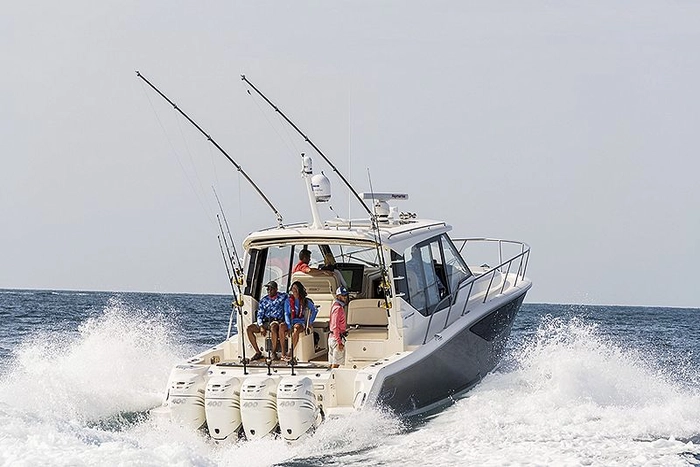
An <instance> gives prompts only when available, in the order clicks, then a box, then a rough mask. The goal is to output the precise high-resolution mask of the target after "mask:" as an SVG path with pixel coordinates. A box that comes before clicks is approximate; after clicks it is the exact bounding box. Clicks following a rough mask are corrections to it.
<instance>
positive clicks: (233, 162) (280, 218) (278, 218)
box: [136, 70, 282, 228]
mask: <svg viewBox="0 0 700 467" xmlns="http://www.w3.org/2000/svg"><path fill="white" fill-rule="evenodd" d="M136 76H138V77H139V78H141V79H142V80H143V81H144V82H145V83H146V84H148V85H149V86H150V87H151V88H152V89H153V90H154V91H155V92H157V93H158V94H159V95H160V96H161V97H162V98H163V99H165V100H166V101H167V102H168V104H170V105H172V106H173V109H175V110H177V111H178V112H179V113H180V114H181V115H182V116H183V117H185V118H186V119H187V121H189V122H190V123H191V124H192V125H194V127H195V128H197V129H198V130H199V132H200V133H202V134H203V135H204V136H205V137H206V138H207V141H209V142H210V143H211V144H213V145H214V147H215V148H216V149H218V150H219V152H221V154H223V155H224V156H226V158H227V159H228V160H229V162H231V163H232V164H233V165H234V167H236V170H238V172H240V173H241V175H243V177H244V178H245V179H246V180H247V181H248V183H250V184H251V185H252V187H253V188H255V191H257V193H258V194H259V195H260V197H261V198H262V199H263V200H264V201H265V203H267V205H268V206H269V207H270V209H272V211H273V212H274V213H275V215H276V216H277V224H278V226H279V227H280V228H281V227H282V214H280V212H279V211H278V210H277V209H276V208H275V206H273V204H272V203H271V202H270V200H269V199H268V198H267V196H265V194H264V193H263V192H262V190H260V188H258V186H257V185H256V184H255V182H253V180H252V179H251V178H250V177H249V176H248V174H247V173H246V172H245V171H244V170H243V168H242V167H241V166H240V165H239V164H237V163H236V161H234V160H233V158H232V157H231V156H229V155H228V153H227V152H226V151H224V149H223V148H222V147H221V146H219V144H218V143H217V142H216V141H214V139H213V138H212V137H211V136H209V135H208V134H207V133H206V132H205V131H204V130H203V129H202V127H200V126H199V125H197V123H196V122H195V121H194V120H192V119H191V118H190V117H189V115H187V114H186V113H185V112H183V111H182V109H180V108H179V107H178V106H177V104H175V103H174V102H173V101H171V100H170V99H168V97H167V96H166V95H165V94H163V93H162V92H161V91H160V89H158V88H157V87H155V86H154V85H153V84H151V82H150V81H148V79H146V77H145V76H143V75H142V74H141V73H140V72H139V71H138V70H137V71H136Z"/></svg>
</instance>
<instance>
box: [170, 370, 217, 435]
mask: <svg viewBox="0 0 700 467" xmlns="http://www.w3.org/2000/svg"><path fill="white" fill-rule="evenodd" d="M208 370H209V368H208V367H206V366H199V365H177V366H176V367H175V368H173V371H172V372H170V379H169V383H168V398H167V400H166V405H167V407H168V408H169V409H170V419H171V420H172V421H173V422H175V423H179V424H181V425H183V426H189V427H192V428H195V429H196V428H199V427H201V426H202V425H203V424H204V421H205V419H206V418H205V413H204V389H205V386H206V375H207V372H208Z"/></svg>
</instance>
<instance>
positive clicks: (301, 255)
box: [299, 248, 311, 287]
mask: <svg viewBox="0 0 700 467" xmlns="http://www.w3.org/2000/svg"><path fill="white" fill-rule="evenodd" d="M304 259H307V260H310V259H311V252H310V251H309V250H307V249H306V248H304V249H303V250H301V251H300V252H299V260H300V261H304ZM302 287H303V286H302Z"/></svg>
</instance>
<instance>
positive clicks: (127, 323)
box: [0, 300, 700, 466]
mask: <svg viewBox="0 0 700 467" xmlns="http://www.w3.org/2000/svg"><path fill="white" fill-rule="evenodd" d="M181 340H182V338H181V337H180V336H178V335H177V326H176V325H175V324H174V323H172V322H170V321H169V320H168V319H167V318H166V314H160V313H157V312H156V313H154V312H153V311H146V310H141V309H135V308H133V307H128V306H126V305H124V304H123V303H121V302H119V301H116V300H112V301H110V303H109V305H108V306H107V307H106V308H105V309H104V310H103V311H102V313H100V314H98V315H96V316H94V317H93V318H90V319H88V320H86V321H85V322H84V323H83V324H82V325H81V326H80V328H79V329H78V330H77V332H76V331H74V330H73V331H70V330H68V331H60V330H57V331H54V332H49V333H41V334H37V335H34V336H33V337H31V338H30V339H26V340H25V341H24V342H23V343H22V344H21V345H20V346H18V347H17V348H15V349H14V358H13V360H12V361H11V362H10V364H9V365H8V367H7V368H8V369H7V371H6V372H5V373H6V374H5V375H3V379H2V382H0V464H3V463H4V464H12V465H27V466H29V465H32V466H33V465H96V464H99V465H120V464H121V465H131V464H139V465H181V466H209V465H212V466H213V465H222V466H227V465H240V464H245V465H247V466H257V465H273V464H283V465H307V464H315V465H328V464H331V465H338V464H362V465H401V464H405V465H415V464H417V463H420V464H425V465H455V464H460V465H463V464H465V463H467V464H471V465H506V464H510V465H547V464H551V465H601V466H602V465H663V466H673V465H690V464H693V463H695V464H699V463H700V436H699V435H700V394H699V391H698V387H697V385H695V384H691V385H688V384H687V383H686V382H687V381H688V379H690V380H691V381H698V370H697V369H696V368H691V367H683V366H682V365H681V366H680V367H678V366H676V367H674V368H673V369H668V368H664V367H663V366H662V365H659V364H658V363H654V362H657V361H658V359H655V358H654V355H653V352H651V351H650V350H648V349H644V348H639V346H637V347H634V346H626V345H625V343H624V342H616V341H613V340H611V338H606V337H604V334H603V333H601V332H600V331H599V330H598V329H597V328H596V327H595V326H593V325H590V324H588V323H587V322H585V321H581V320H578V319H545V320H544V322H543V323H542V324H541V325H540V326H539V328H538V329H537V332H536V333H535V334H534V335H532V336H531V337H530V338H528V339H526V340H525V341H524V342H523V343H522V344H520V345H518V346H517V348H515V349H514V350H513V351H512V353H511V355H510V356H509V362H510V364H509V365H504V366H503V367H502V369H501V370H500V371H497V372H494V373H492V374H491V375H488V376H487V377H486V378H485V379H484V380H483V381H482V382H481V383H480V384H479V385H478V386H477V387H476V388H475V389H474V390H472V391H471V392H470V393H469V394H468V396H467V397H466V398H464V399H462V400H460V401H458V402H457V403H456V404H455V405H454V406H453V407H451V408H449V409H447V410H446V411H444V412H442V413H440V414H438V415H436V416H434V417H432V418H431V419H430V420H428V421H426V422H425V423H423V424H422V425H421V426H419V427H417V428H416V429H409V428H405V427H404V426H403V425H402V423H401V422H400V421H399V420H397V419H396V418H394V417H392V416H390V415H387V414H383V413H381V412H378V411H363V412H359V413H357V414H354V415H352V416H350V417H347V418H342V419H336V420H327V421H326V422H325V423H324V424H322V425H321V426H320V427H319V429H318V431H317V432H316V434H315V435H314V436H313V437H312V438H310V439H308V440H305V441H304V442H302V443H298V444H296V445H287V444H285V443H284V442H283V441H281V440H259V441H252V442H244V443H221V444H218V443H215V442H213V441H212V440H211V439H209V438H208V437H207V436H206V435H204V434H203V433H202V432H199V431H192V430H190V429H185V428H181V427H179V426H176V425H173V424H171V423H168V422H163V421H157V420H154V419H151V418H149V417H148V415H147V410H148V409H149V408H151V407H153V406H156V405H158V404H159V403H160V401H161V398H162V395H163V391H164V388H165V384H166V381H167V378H168V373H169V371H170V369H171V367H172V366H173V364H175V363H176V362H178V361H181V360H182V359H184V358H186V357H189V356H190V355H191V354H192V353H193V350H194V349H191V348H186V347H185V346H183V345H182V344H179V343H178V342H180V341H181Z"/></svg>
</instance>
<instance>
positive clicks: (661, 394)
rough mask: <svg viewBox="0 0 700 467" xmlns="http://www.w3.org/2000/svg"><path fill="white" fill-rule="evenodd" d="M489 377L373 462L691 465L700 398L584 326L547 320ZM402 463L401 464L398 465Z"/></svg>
mask: <svg viewBox="0 0 700 467" xmlns="http://www.w3.org/2000/svg"><path fill="white" fill-rule="evenodd" d="M515 359H516V361H517V365H515V368H514V369H512V370H510V371H508V372H507V373H499V372H495V373H492V374H490V375H488V376H487V377H486V378H485V379H484V380H483V381H482V382H481V383H480V384H479V385H478V386H477V387H476V388H475V389H474V390H472V391H471V392H470V393H469V394H468V395H467V397H466V398H465V399H463V400H461V401H459V402H458V403H457V404H456V405H455V406H454V407H452V408H450V409H448V410H446V411H445V412H443V413H441V414H439V415H438V416H436V417H435V418H434V419H433V420H431V421H430V422H429V423H428V424H427V425H426V426H425V427H422V428H421V429H419V430H417V431H415V432H412V433H409V434H407V435H406V436H402V437H393V438H390V439H389V440H387V445H386V446H384V447H381V448H379V449H377V451H376V452H375V455H374V457H373V460H374V461H376V462H391V463H397V464H400V463H406V464H409V463H411V460H412V459H416V458H420V459H421V461H422V463H425V464H426V465H450V464H453V465H454V464H457V463H468V464H470V465H506V464H511V465H512V464H516V465H606V466H607V465H646V464H649V465H664V466H672V465H689V462H698V460H697V459H698V458H700V457H698V456H700V445H698V444H694V443H692V442H687V441H685V440H688V439H690V438H693V437H697V435H698V434H699V433H700V394H699V392H698V388H694V389H692V388H688V387H687V386H686V385H683V384H681V383H679V382H678V381H677V380H676V379H675V378H674V376H673V375H670V374H668V373H665V372H664V371H663V370H662V369H659V368H657V367H656V366H655V365H654V364H652V363H651V362H650V360H651V359H650V358H648V356H647V355H645V353H644V349H638V350H634V349H626V348H624V347H623V346H621V345H619V344H617V343H615V342H613V341H611V340H610V339H607V338H603V337H602V335H601V333H600V332H599V330H598V329H597V328H596V326H594V325H590V324H587V323H585V322H583V321H582V320H579V319H576V318H574V319H568V320H565V319H553V318H546V319H545V320H544V321H543V323H542V324H541V326H540V327H539V328H538V330H537V332H536V333H535V334H534V335H533V336H531V338H530V339H526V341H525V343H524V344H523V345H522V346H520V348H518V349H516V350H515ZM397 456H398V457H397Z"/></svg>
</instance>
